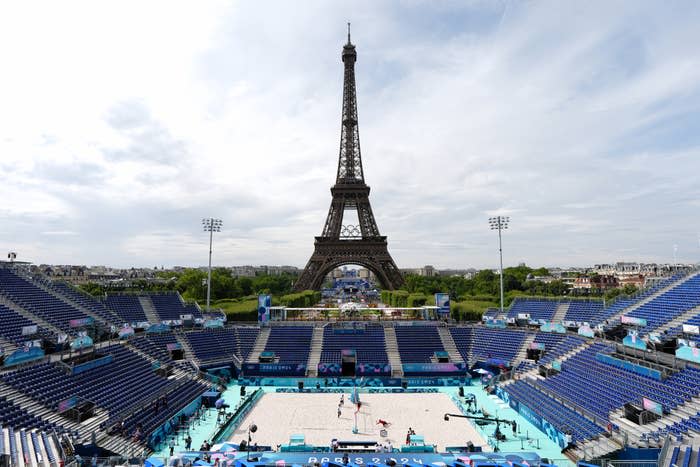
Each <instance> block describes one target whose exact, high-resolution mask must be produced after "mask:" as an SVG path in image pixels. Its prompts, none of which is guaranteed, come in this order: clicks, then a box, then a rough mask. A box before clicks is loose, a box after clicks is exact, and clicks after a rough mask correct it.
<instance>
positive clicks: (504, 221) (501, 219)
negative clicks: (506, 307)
mask: <svg viewBox="0 0 700 467" xmlns="http://www.w3.org/2000/svg"><path fill="white" fill-rule="evenodd" d="M508 222H510V217H508V216H496V217H489V226H491V230H498V255H499V256H500V260H501V262H500V265H501V268H500V269H499V272H500V276H501V315H502V314H503V243H502V242H501V230H505V229H507V228H508Z"/></svg>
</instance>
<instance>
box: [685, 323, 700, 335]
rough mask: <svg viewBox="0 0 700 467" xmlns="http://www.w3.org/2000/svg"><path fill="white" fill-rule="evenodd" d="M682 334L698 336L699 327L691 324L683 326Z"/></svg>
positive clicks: (699, 332)
mask: <svg viewBox="0 0 700 467" xmlns="http://www.w3.org/2000/svg"><path fill="white" fill-rule="evenodd" d="M683 332H684V333H685V334H700V326H693V325H692V324H684V325H683Z"/></svg>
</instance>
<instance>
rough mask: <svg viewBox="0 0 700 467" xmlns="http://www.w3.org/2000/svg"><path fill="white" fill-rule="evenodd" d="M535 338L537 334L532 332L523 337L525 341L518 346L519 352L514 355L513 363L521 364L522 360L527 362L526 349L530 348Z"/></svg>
mask: <svg viewBox="0 0 700 467" xmlns="http://www.w3.org/2000/svg"><path fill="white" fill-rule="evenodd" d="M535 337H537V334H536V333H534V332H531V333H528V334H527V335H526V336H525V339H524V340H523V345H521V346H520V350H519V351H518V353H517V354H515V358H514V359H513V362H521V361H523V360H527V349H529V348H530V344H532V343H533V342H534V340H535Z"/></svg>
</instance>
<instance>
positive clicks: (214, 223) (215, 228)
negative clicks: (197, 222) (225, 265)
mask: <svg viewBox="0 0 700 467" xmlns="http://www.w3.org/2000/svg"><path fill="white" fill-rule="evenodd" d="M221 225H222V222H221V219H214V218H213V217H210V218H208V219H202V227H204V231H205V232H209V269H208V270H207V313H209V299H210V298H211V245H212V241H213V240H214V232H221Z"/></svg>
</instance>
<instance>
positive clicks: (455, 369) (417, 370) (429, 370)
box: [403, 363, 467, 375]
mask: <svg viewBox="0 0 700 467" xmlns="http://www.w3.org/2000/svg"><path fill="white" fill-rule="evenodd" d="M403 373H404V374H405V375H432V374H437V373H440V374H444V375H464V374H466V373H467V366H466V365H465V364H464V363H404V364H403Z"/></svg>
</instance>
